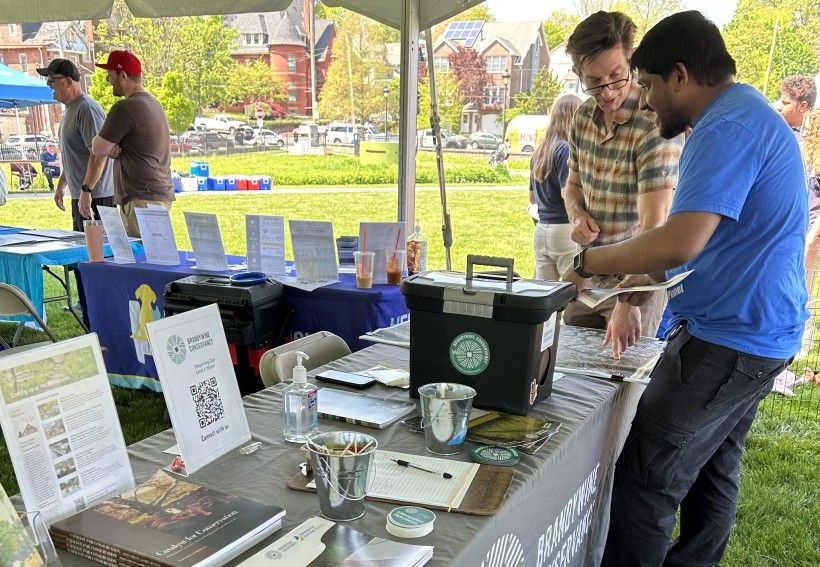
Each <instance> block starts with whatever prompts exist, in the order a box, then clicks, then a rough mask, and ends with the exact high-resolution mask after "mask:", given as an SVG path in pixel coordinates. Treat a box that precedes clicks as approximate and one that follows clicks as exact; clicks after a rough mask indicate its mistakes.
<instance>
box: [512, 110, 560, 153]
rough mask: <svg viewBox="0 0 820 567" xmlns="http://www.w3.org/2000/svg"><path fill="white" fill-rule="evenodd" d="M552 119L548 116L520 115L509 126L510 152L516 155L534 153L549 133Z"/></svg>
mask: <svg viewBox="0 0 820 567" xmlns="http://www.w3.org/2000/svg"><path fill="white" fill-rule="evenodd" d="M549 123H550V117H549V115H547V114H519V115H518V116H516V117H515V118H513V119H512V120H510V123H509V124H508V125H507V139H508V140H509V142H510V151H512V152H513V153H516V154H521V153H532V152H534V151H535V148H536V147H538V142H540V141H541V140H542V139H543V138H544V135H545V134H546V132H547V126H548V125H549Z"/></svg>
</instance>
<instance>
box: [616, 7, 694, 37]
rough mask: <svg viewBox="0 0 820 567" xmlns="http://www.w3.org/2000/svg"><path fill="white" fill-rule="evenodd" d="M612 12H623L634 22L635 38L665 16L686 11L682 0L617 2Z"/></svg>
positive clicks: (641, 35)
mask: <svg viewBox="0 0 820 567" xmlns="http://www.w3.org/2000/svg"><path fill="white" fill-rule="evenodd" d="M612 10H615V11H617V12H623V13H624V14H626V15H627V16H629V17H630V18H632V21H633V22H635V25H636V26H637V28H638V33H637V38H636V39H638V38H641V37H643V35H644V34H645V33H646V32H647V30H649V28H651V27H652V26H654V25H655V24H657V23H658V22H659V21H661V20H662V19H663V18H665V17H666V16H671V15H672V14H674V13H676V12H681V11H683V10H686V2H685V1H684V0H618V1H617V2H615V3H613V4H612Z"/></svg>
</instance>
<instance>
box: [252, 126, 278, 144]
mask: <svg viewBox="0 0 820 567" xmlns="http://www.w3.org/2000/svg"><path fill="white" fill-rule="evenodd" d="M246 143H250V144H254V145H256V146H279V147H280V148H284V147H285V140H283V139H282V136H280V135H279V134H277V133H276V132H274V131H273V130H268V129H267V128H262V129H261V130H260V129H259V128H254V129H253V138H251V141H250V142H246Z"/></svg>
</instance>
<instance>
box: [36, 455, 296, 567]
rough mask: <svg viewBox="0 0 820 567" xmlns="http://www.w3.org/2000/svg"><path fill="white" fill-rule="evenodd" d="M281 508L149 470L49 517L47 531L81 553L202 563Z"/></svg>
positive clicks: (247, 537)
mask: <svg viewBox="0 0 820 567" xmlns="http://www.w3.org/2000/svg"><path fill="white" fill-rule="evenodd" d="M284 515H285V511H284V510H283V509H282V508H280V507H279V506H274V505H269V504H263V503H261V502H254V501H252V500H248V499H246V498H242V497H240V496H235V495H232V494H226V493H224V492H220V491H218V490H214V489H211V488H206V487H203V486H199V485H197V484H194V483H192V482H189V481H187V480H183V479H181V478H177V477H175V476H173V475H170V474H168V473H166V472H164V471H157V473H156V474H154V476H152V477H151V478H150V479H149V480H148V481H147V482H144V483H143V484H140V485H139V486H137V487H136V488H135V489H133V490H129V491H126V492H123V493H121V494H119V495H118V496H115V497H113V498H109V499H108V500H106V501H104V502H101V503H100V504H97V505H96V506H94V507H92V508H89V509H88V510H85V511H83V512H80V513H79V514H76V515H74V516H71V517H70V518H67V519H65V520H61V521H59V522H56V523H54V524H52V526H51V532H52V534H53V536H54V542H55V545H57V546H58V547H61V548H63V549H66V550H68V551H72V552H74V553H77V554H79V555H82V556H84V557H87V558H89V559H96V560H98V561H100V560H101V559H103V558H104V559H105V560H106V561H105V562H109V561H111V560H115V561H116V563H117V564H118V565H124V564H130V563H135V562H144V563H147V564H156V565H163V566H169V567H205V566H208V565H218V564H222V563H223V562H225V561H227V560H229V559H231V558H232V557H235V556H236V555H238V554H239V553H241V552H242V551H243V550H245V549H247V548H248V547H250V546H251V545H253V544H254V543H256V542H258V541H260V540H261V539H262V538H264V537H265V536H267V535H268V534H270V533H272V532H274V531H276V530H277V529H279V527H280V526H281V518H282V517H283V516H284ZM95 554H96V555H95Z"/></svg>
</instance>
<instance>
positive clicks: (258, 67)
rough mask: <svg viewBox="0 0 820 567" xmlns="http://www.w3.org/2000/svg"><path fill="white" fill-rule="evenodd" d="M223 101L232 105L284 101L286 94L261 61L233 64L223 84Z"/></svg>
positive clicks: (269, 69) (279, 82) (270, 70)
mask: <svg viewBox="0 0 820 567" xmlns="http://www.w3.org/2000/svg"><path fill="white" fill-rule="evenodd" d="M225 100H226V101H227V102H229V103H232V104H237V103H240V102H244V103H246V104H247V103H250V102H255V101H261V100H277V101H282V102H284V101H286V100H287V94H286V93H285V87H284V85H283V84H282V82H281V81H279V80H277V79H276V76H275V75H274V74H273V70H272V69H271V68H270V67H269V66H268V65H267V63H265V62H264V61H262V60H258V61H253V62H249V63H237V64H235V65H234V66H233V67H232V68H231V70H230V72H229V74H228V80H227V81H226V84H225Z"/></svg>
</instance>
